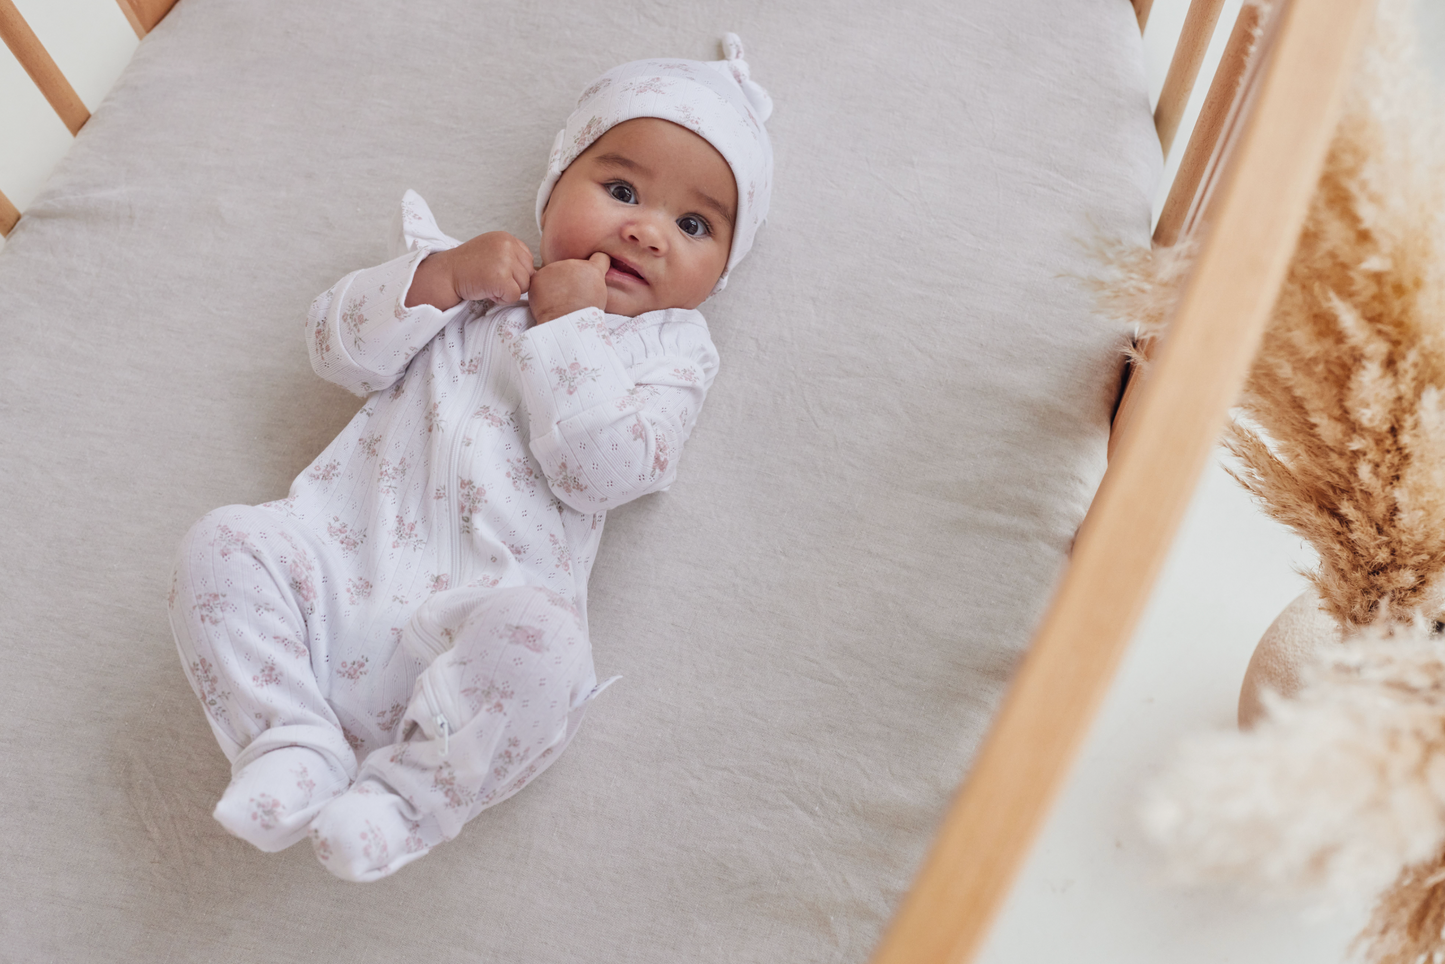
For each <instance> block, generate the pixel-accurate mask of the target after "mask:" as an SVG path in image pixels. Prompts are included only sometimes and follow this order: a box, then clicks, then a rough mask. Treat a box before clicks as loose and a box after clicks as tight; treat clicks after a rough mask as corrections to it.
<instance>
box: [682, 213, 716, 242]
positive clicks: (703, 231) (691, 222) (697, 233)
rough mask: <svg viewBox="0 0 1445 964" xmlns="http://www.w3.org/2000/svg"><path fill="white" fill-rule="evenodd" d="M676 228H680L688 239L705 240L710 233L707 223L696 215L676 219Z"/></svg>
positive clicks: (686, 215)
mask: <svg viewBox="0 0 1445 964" xmlns="http://www.w3.org/2000/svg"><path fill="white" fill-rule="evenodd" d="M677 226H678V227H679V228H682V233H683V234H685V235H687V236H688V237H689V238H705V237H707V236H708V235H709V234H710V233H711V232H710V231H709V230H708V226H707V222H706V221H704V220H703V219H702V218H700V217H698V216H697V215H696V214H684V215H683V216H682V217H680V218H678V219H677Z"/></svg>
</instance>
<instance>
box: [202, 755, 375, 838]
mask: <svg viewBox="0 0 1445 964" xmlns="http://www.w3.org/2000/svg"><path fill="white" fill-rule="evenodd" d="M349 782H350V779H349V777H348V776H347V774H346V771H345V770H344V769H343V768H342V767H341V766H340V765H339V764H337V763H336V762H335V761H333V760H331V759H330V758H329V757H327V756H326V755H325V754H323V753H319V752H317V751H316V750H313V749H310V748H308V747H304V746H283V747H280V748H279V749H275V750H271V751H270V752H269V753H263V754H262V755H260V756H258V757H256V759H254V760H252V761H251V762H250V763H247V764H246V765H245V766H244V767H242V768H241V770H240V771H239V772H238V773H237V774H236V775H235V777H234V778H232V780H231V785H230V786H228V787H227V788H226V792H225V793H224V794H222V795H221V800H220V802H219V803H217V804H216V809H215V811H214V813H213V814H212V815H213V816H214V817H215V818H216V821H217V822H218V823H220V825H221V826H223V827H225V828H226V829H227V830H228V831H230V832H231V833H232V834H234V835H236V836H237V837H240V838H241V839H242V840H244V841H246V842H247V843H249V844H252V845H253V846H255V847H256V848H258V849H260V850H264V851H266V852H267V853H275V852H276V851H278V850H285V849H286V848H287V847H289V846H291V845H292V844H294V843H298V842H299V841H300V840H301V838H302V837H304V836H306V828H307V826H308V825H309V824H310V823H311V820H312V818H313V817H315V816H316V814H317V813H319V812H320V811H321V808H322V807H324V806H325V805H326V804H327V803H329V802H330V801H331V800H332V799H334V798H335V797H336V796H337V795H338V794H340V793H342V792H344V791H345V790H346V785H347V784H348V783H349Z"/></svg>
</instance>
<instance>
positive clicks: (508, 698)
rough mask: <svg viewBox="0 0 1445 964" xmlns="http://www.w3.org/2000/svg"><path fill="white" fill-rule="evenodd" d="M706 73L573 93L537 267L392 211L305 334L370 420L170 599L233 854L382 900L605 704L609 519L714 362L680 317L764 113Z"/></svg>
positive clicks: (747, 219)
mask: <svg viewBox="0 0 1445 964" xmlns="http://www.w3.org/2000/svg"><path fill="white" fill-rule="evenodd" d="M724 51H725V55H726V59H725V60H723V61H719V62H714V63H703V62H700V61H688V60H644V61H636V62H634V63H629V64H624V65H623V66H621V67H617V68H615V69H613V70H611V71H608V72H607V73H606V74H603V75H602V76H601V77H600V78H598V79H597V81H596V82H595V83H593V84H592V85H591V86H589V87H588V88H587V90H586V91H584V92H583V94H582V97H581V99H580V100H579V101H578V107H577V110H576V111H575V112H574V113H573V114H572V115H571V116H570V117H569V118H568V120H567V126H566V127H565V128H564V129H563V130H562V131H561V132H559V133H558V135H557V139H556V141H555V143H554V144H553V147H552V153H551V156H550V158H549V161H548V166H547V175H546V178H545V179H544V180H543V182H542V186H541V189H540V191H539V192H538V194H537V221H538V224H539V225H540V227H541V230H542V244H541V255H542V257H541V261H542V267H541V268H534V267H533V258H532V253H531V251H529V250H528V248H527V246H526V245H525V244H523V243H522V242H521V241H519V240H518V239H516V238H515V237H513V236H511V235H510V234H507V233H505V232H500V231H496V232H490V233H487V234H483V235H480V236H478V237H475V238H473V239H471V240H470V241H467V242H466V243H462V244H459V243H458V242H457V241H455V240H454V239H452V238H449V237H447V236H446V235H444V234H442V233H441V232H440V231H439V230H438V229H437V226H436V223H435V222H434V221H433V219H432V216H431V212H430V211H429V210H428V209H427V207H426V205H425V203H424V202H423V201H422V200H421V198H419V197H418V196H417V195H416V194H414V193H412V192H407V194H406V197H405V198H404V199H403V202H402V215H401V223H400V229H399V232H398V237H397V239H396V250H395V251H394V252H393V253H394V254H395V255H396V257H395V258H394V259H393V260H391V261H388V262H387V263H386V264H383V265H380V266H379V267H375V268H369V269H366V270H364V271H357V272H353V273H352V274H349V275H347V276H346V277H345V278H342V279H341V281H339V282H338V283H337V284H336V286H335V287H333V288H332V289H331V290H330V291H328V292H326V293H325V294H323V295H322V296H321V297H319V298H317V299H316V301H315V303H314V304H313V305H312V306H311V310H310V312H309V315H308V318H307V342H308V345H309V349H310V353H311V362H312V366H313V367H314V368H315V369H316V372H317V373H318V374H319V375H321V376H322V377H323V378H326V379H329V380H330V381H333V382H335V383H337V384H339V385H341V386H343V387H345V388H348V389H350V390H352V391H354V392H356V393H357V394H360V395H365V396H366V403H365V405H364V406H363V407H362V408H361V410H360V411H359V412H358V413H357V414H356V416H355V417H354V418H353V419H352V420H351V422H350V424H349V425H348V426H347V427H346V429H345V430H344V431H343V432H342V433H341V434H340V435H339V436H337V438H336V439H335V440H334V441H333V442H332V443H331V444H330V445H329V446H328V447H327V448H326V451H324V452H322V453H321V455H320V456H319V457H318V458H317V459H316V461H315V462H313V463H312V464H311V466H310V467H309V468H308V469H307V470H306V471H305V472H304V473H303V474H302V475H301V476H300V477H299V478H297V479H296V481H295V482H294V483H293V484H292V486H291V491H290V494H289V495H288V496H287V498H285V499H283V500H281V501H279V502H269V503H266V504H265V505H260V506H228V507H226V508H223V509H218V510H216V511H215V512H212V513H210V514H209V515H207V516H205V517H204V518H203V519H201V521H200V522H198V523H197V524H196V525H195V526H194V527H192V529H191V530H190V532H189V533H188V534H187V535H186V537H185V539H184V540H183V542H182V544H181V548H180V552H179V558H178V562H177V566H176V573H175V577H174V583H173V587H172V590H171V594H170V614H171V626H172V629H173V630H174V632H175V636H176V644H177V646H178V648H179V649H180V653H181V660H182V663H183V664H184V666H185V668H186V671H187V675H188V677H189V679H190V681H191V685H192V687H194V689H195V691H196V695H197V696H199V697H200V699H201V701H202V703H203V704H204V705H205V710H206V716H207V719H208V721H209V722H210V724H211V729H212V731H213V732H214V733H215V735H216V739H217V740H218V741H219V742H220V744H221V748H222V749H223V750H224V751H225V753H226V755H227V757H229V758H230V760H231V764H232V779H231V783H230V786H228V787H227V788H226V791H225V793H224V794H223V795H222V796H221V800H220V802H219V803H218V804H217V805H216V809H215V817H216V819H217V820H218V821H220V823H221V824H222V825H223V826H224V827H225V828H226V829H227V830H229V831H230V832H231V833H233V834H235V835H236V836H238V837H240V838H242V839H243V840H247V841H249V842H250V843H252V844H254V845H255V846H257V847H259V848H260V849H262V850H265V851H277V850H281V849H283V848H285V847H289V846H291V845H292V844H294V843H296V842H298V841H300V840H301V838H303V837H307V836H309V837H310V840H311V843H312V846H313V848H314V849H315V852H316V856H317V857H318V858H319V859H320V860H321V862H322V863H323V864H324V865H325V866H326V867H327V868H328V869H329V870H330V871H331V872H332V873H334V874H336V875H337V876H338V877H342V878H344V879H346V880H356V881H369V880H375V879H377V878H380V877H384V876H386V875H388V874H390V873H392V872H393V871H395V870H396V869H397V868H399V867H402V866H404V865H405V864H407V863H410V862H411V861H413V860H415V859H417V858H418V857H420V856H422V855H423V854H425V853H427V851H429V850H430V849H431V848H432V847H434V846H436V845H437V844H438V843H441V842H442V841H444V840H450V839H451V838H453V837H455V836H456V835H457V833H458V832H460V830H461V828H462V825H463V824H464V823H466V821H468V820H470V819H471V818H472V817H475V816H476V815H477V814H478V813H480V812H481V811H482V810H483V809H485V808H487V807H489V806H491V805H493V804H496V803H499V802H500V801H502V800H505V799H506V798H507V797H509V796H511V795H512V794H514V793H516V792H517V791H518V790H520V789H521V788H522V787H524V786H526V785H527V784H528V783H529V782H531V781H532V780H533V779H534V778H535V777H536V776H537V774H539V773H541V772H542V771H543V770H545V769H546V768H547V767H548V766H549V765H550V764H551V763H552V762H553V761H554V760H556V759H557V757H558V755H559V754H560V753H561V752H562V750H563V749H564V748H565V747H566V746H567V743H568V742H569V741H570V740H571V738H572V736H573V734H574V733H575V732H576V730H577V726H578V724H579V723H580V722H581V719H582V714H583V712H584V709H585V707H586V705H587V702H588V701H589V700H591V699H592V698H593V697H594V696H596V695H597V693H598V692H599V691H600V690H601V689H602V688H603V687H604V686H606V685H607V684H606V683H603V684H602V685H600V686H599V685H598V683H597V680H596V677H595V675H594V671H593V667H592V652H591V645H590V642H589V640H588V634H587V577H588V574H589V572H590V570H591V567H592V561H593V559H594V558H595V556H596V552H597V545H598V539H599V538H600V536H601V533H602V523H603V520H604V518H605V516H606V511H607V510H608V509H609V508H611V507H613V506H615V505H620V504H622V503H624V502H627V501H629V500H631V499H635V498H637V497H638V496H641V495H645V494H647V493H649V492H656V491H658V490H661V489H665V488H667V487H668V486H669V485H670V484H671V482H672V480H673V479H674V478H675V476H676V472H677V460H678V456H679V454H680V453H681V451H682V446H683V443H684V441H686V439H687V436H688V433H689V432H690V431H691V429H692V426H693V424H694V422H695V421H696V419H697V415H698V410H699V409H700V408H701V406H702V402H703V398H704V396H705V394H706V392H707V389H708V386H709V385H710V384H711V383H712V379H713V376H714V374H715V373H716V371H717V363H718V359H717V352H716V350H715V349H714V348H713V344H712V341H711V340H710V339H709V337H708V330H707V325H706V323H705V322H704V321H703V318H702V316H701V315H700V314H698V312H697V311H696V310H694V309H696V308H697V306H698V305H699V304H701V303H702V302H703V301H704V300H705V299H706V298H707V297H708V296H709V295H710V294H712V293H713V292H715V291H718V290H720V289H721V288H722V286H723V285H724V284H725V283H726V281H727V276H728V272H729V271H731V270H732V267H733V266H734V265H735V264H737V262H738V261H739V260H740V259H741V258H742V257H743V255H745V254H746V253H747V251H748V249H749V248H750V247H751V245H752V241H753V236H754V234H755V233H756V231H757V229H758V226H759V225H760V224H761V222H762V220H763V218H764V216H765V215H766V213H767V209H768V198H769V194H770V187H771V180H772V149H771V147H770V145H769V142H768V136H767V133H766V131H765V130H764V128H763V121H765V120H766V119H767V117H768V114H769V113H770V111H771V101H770V100H769V98H768V95H767V93H766V92H765V91H763V90H762V88H760V87H759V86H757V85H756V84H754V83H753V82H752V81H751V80H750V79H749V77H748V68H747V64H746V63H745V62H744V61H743V59H742V48H741V44H740V43H739V42H738V39H737V37H736V36H734V35H732V34H729V35H727V37H726V38H725V40H724ZM524 296H525V300H522V299H523V297H524ZM609 682H610V681H609Z"/></svg>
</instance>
